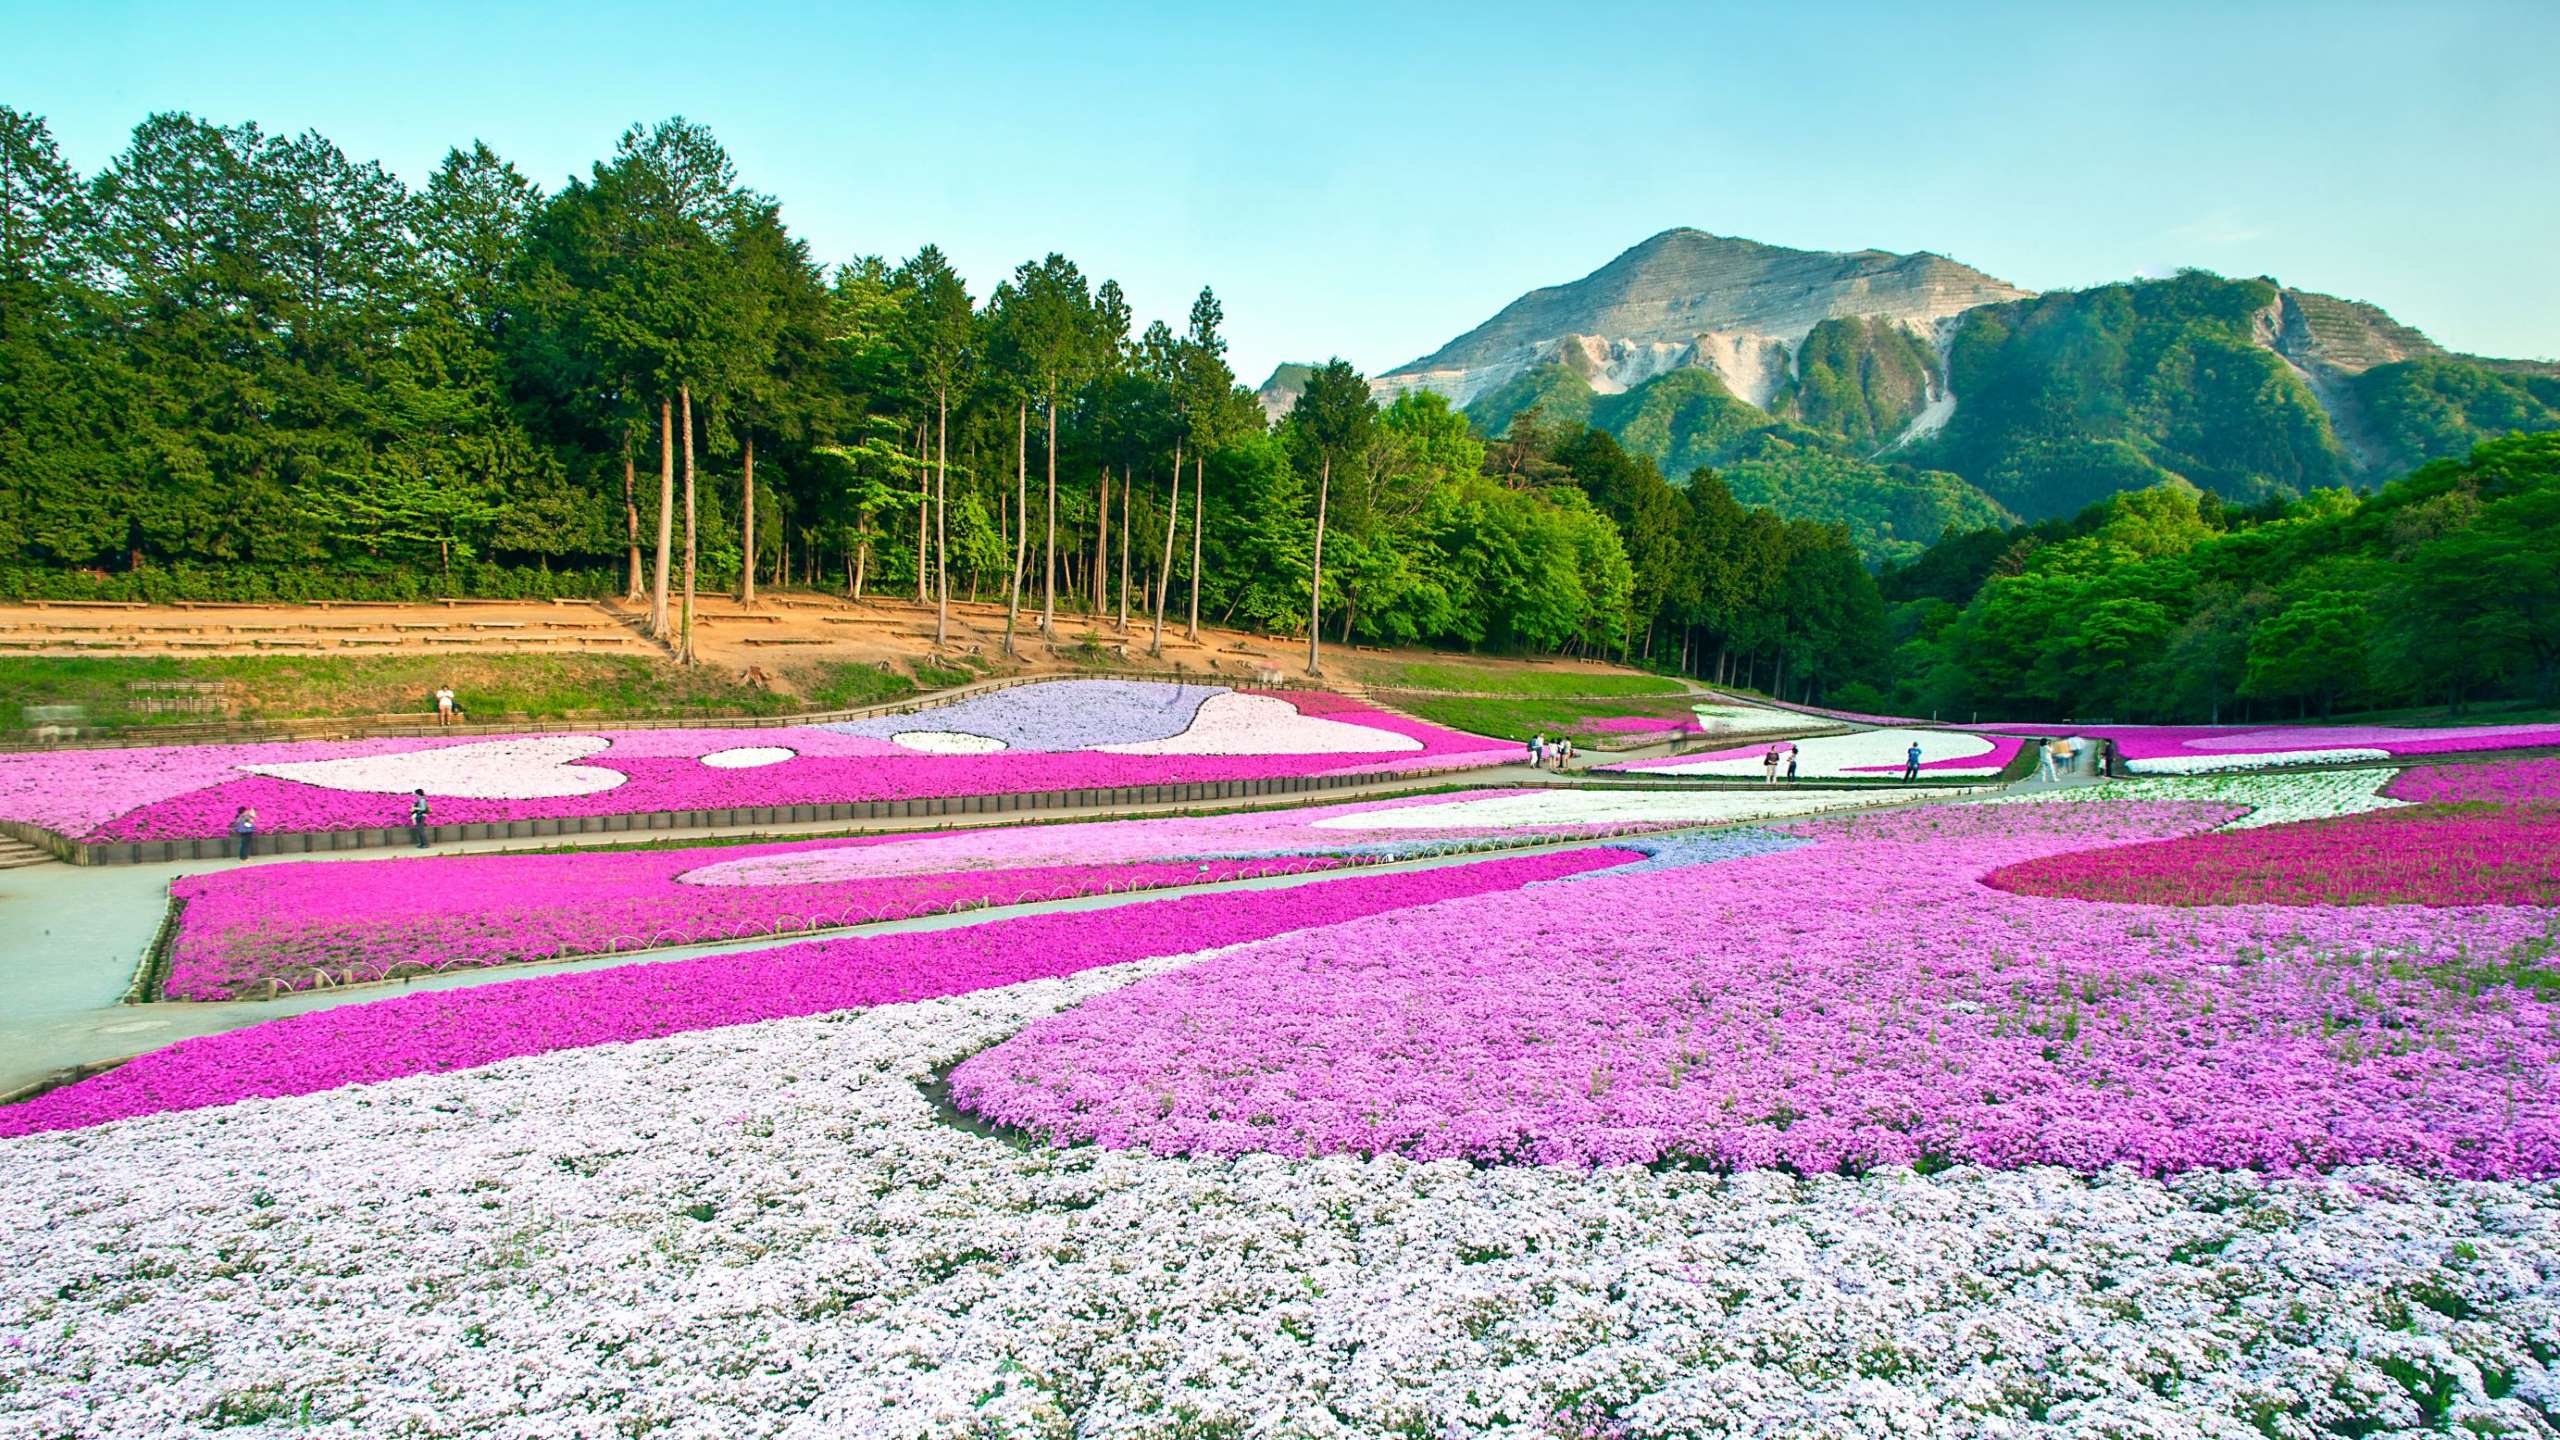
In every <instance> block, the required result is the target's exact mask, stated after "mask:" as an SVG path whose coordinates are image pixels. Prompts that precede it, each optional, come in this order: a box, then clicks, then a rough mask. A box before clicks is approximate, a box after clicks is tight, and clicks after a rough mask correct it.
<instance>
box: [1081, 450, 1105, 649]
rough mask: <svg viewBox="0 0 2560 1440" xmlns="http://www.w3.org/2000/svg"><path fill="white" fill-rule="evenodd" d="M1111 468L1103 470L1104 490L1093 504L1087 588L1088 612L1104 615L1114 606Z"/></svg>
mask: <svg viewBox="0 0 2560 1440" xmlns="http://www.w3.org/2000/svg"><path fill="white" fill-rule="evenodd" d="M1110 565H1111V467H1110V466H1108V465H1105V466H1103V467H1102V481H1101V488H1100V489H1098V490H1096V491H1095V492H1094V502H1093V572H1092V574H1091V575H1089V576H1088V577H1086V578H1087V580H1088V582H1089V583H1088V584H1086V586H1085V587H1084V613H1085V614H1087V615H1100V614H1101V613H1102V612H1103V611H1105V610H1107V609H1109V608H1110V606H1111V596H1110V595H1109V593H1107V592H1108V591H1109V590H1110V588H1111V575H1110Z"/></svg>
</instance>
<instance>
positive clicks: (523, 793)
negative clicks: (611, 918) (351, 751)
mask: <svg viewBox="0 0 2560 1440" xmlns="http://www.w3.org/2000/svg"><path fill="white" fill-rule="evenodd" d="M612 743H613V742H612V741H610V740H608V739H606V738H604V737H603V736H601V735H530V736H526V737H523V738H521V739H516V740H475V741H472V742H470V743H468V744H464V745H448V746H445V747H444V748H442V749H440V750H413V751H410V752H408V753H407V754H402V755H355V756H349V757H346V758H344V759H338V760H288V761H283V762H280V763H277V764H271V765H243V766H241V767H240V768H241V769H242V770H244V771H247V772H248V773H249V774H252V775H272V776H274V777H275V778H276V779H279V780H298V781H300V782H301V783H303V784H305V785H316V786H318V787H320V788H321V789H323V790H352V791H359V792H364V793H370V794H381V795H404V794H407V793H408V792H409V791H412V790H424V791H426V792H427V793H428V794H430V795H440V796H445V797H448V798H452V799H460V800H549V799H556V798H558V797H560V796H564V795H593V794H595V793H597V792H598V791H603V790H610V789H612V788H614V787H615V786H617V785H620V784H621V783H622V782H623V781H624V780H626V779H628V778H629V777H628V776H626V775H624V774H623V773H622V772H621V771H619V770H607V769H605V768H603V767H601V766H597V765H580V764H578V763H577V762H578V761H580V760H584V759H586V758H587V757H588V756H590V755H600V754H602V753H604V751H605V749H606V748H607V747H608V746H610V745H611V744H612Z"/></svg>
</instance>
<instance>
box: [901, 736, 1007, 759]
mask: <svg viewBox="0 0 2560 1440" xmlns="http://www.w3.org/2000/svg"><path fill="white" fill-rule="evenodd" d="M889 743H890V744H892V745H904V746H905V747H907V748H908V749H910V750H915V751H919V752H921V753H923V754H926V755H993V754H994V753H996V752H997V751H999V750H1002V749H1005V748H1007V747H1006V745H1005V743H1004V742H1003V741H1002V740H999V739H997V738H996V737H994V736H992V735H972V734H970V733H969V732H968V731H966V730H901V731H899V732H898V733H897V734H895V735H892V736H890V737H889Z"/></svg>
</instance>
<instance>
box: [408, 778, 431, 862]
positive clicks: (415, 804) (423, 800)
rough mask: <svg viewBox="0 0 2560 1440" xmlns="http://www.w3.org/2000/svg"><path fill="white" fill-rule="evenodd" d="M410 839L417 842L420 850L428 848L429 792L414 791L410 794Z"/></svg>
mask: <svg viewBox="0 0 2560 1440" xmlns="http://www.w3.org/2000/svg"><path fill="white" fill-rule="evenodd" d="M409 838H410V839H411V840H414V841H416V842H417V845H418V848H419V849H421V850H424V849H426V848H427V792H426V791H424V790H414V791H411V792H410V794H409Z"/></svg>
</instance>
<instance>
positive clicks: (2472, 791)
mask: <svg viewBox="0 0 2560 1440" xmlns="http://www.w3.org/2000/svg"><path fill="white" fill-rule="evenodd" d="M2382 793H2383V794H2385V795H2388V796H2390V797H2391V798H2392V799H2394V800H2408V801H2413V802H2415V803H2417V804H2421V805H2430V804H2446V803H2458V802H2462V801H2474V800H2487V801H2493V802H2495V803H2497V804H2501V805H2524V804H2531V803H2534V802H2537V801H2560V756H2556V757H2554V758H2552V759H2549V760H2503V761H2491V762H2489V763H2487V764H2474V765H2413V766H2411V767H2410V768H2408V769H2406V770H2403V771H2401V772H2400V773H2399V774H2398V775H2395V776H2393V777H2392V779H2391V783H2390V784H2388V785H2385V786H2383V787H2382Z"/></svg>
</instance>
